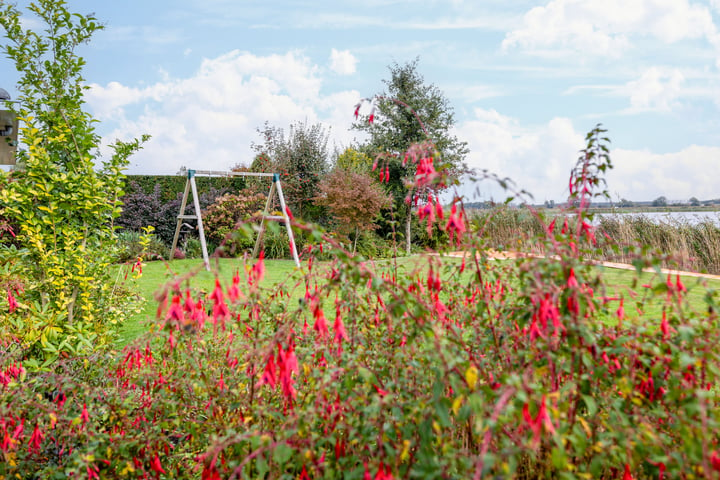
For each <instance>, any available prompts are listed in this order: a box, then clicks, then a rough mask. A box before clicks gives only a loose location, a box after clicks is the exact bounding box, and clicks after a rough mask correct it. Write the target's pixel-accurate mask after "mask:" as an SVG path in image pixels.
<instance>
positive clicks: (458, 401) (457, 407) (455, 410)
mask: <svg viewBox="0 0 720 480" xmlns="http://www.w3.org/2000/svg"><path fill="white" fill-rule="evenodd" d="M463 400H465V397H464V396H463V395H458V397H457V398H456V399H455V401H454V402H453V404H452V411H453V413H454V414H455V415H457V414H458V410H460V407H461V406H462V403H463Z"/></svg>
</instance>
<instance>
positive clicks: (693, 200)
mask: <svg viewBox="0 0 720 480" xmlns="http://www.w3.org/2000/svg"><path fill="white" fill-rule="evenodd" d="M688 203H690V206H691V207H699V206H700V200H698V199H697V197H690V200H688Z"/></svg>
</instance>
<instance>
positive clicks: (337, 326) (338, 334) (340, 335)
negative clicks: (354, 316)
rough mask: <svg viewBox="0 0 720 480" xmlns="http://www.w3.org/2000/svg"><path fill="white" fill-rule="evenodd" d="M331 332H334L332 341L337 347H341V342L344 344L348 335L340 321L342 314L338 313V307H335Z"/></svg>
mask: <svg viewBox="0 0 720 480" xmlns="http://www.w3.org/2000/svg"><path fill="white" fill-rule="evenodd" d="M333 330H335V339H334V340H335V342H337V344H338V345H341V344H342V341H343V340H345V341H346V342H347V341H348V334H347V331H346V330H345V325H344V324H343V321H342V314H341V313H340V306H339V305H336V306H335V323H334V324H333Z"/></svg>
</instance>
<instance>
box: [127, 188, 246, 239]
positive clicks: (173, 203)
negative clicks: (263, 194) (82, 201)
mask: <svg viewBox="0 0 720 480" xmlns="http://www.w3.org/2000/svg"><path fill="white" fill-rule="evenodd" d="M186 179H187V177H185V176H180V175H173V176H170V175H163V176H160V175H158V176H155V175H128V177H127V182H126V186H125V195H124V196H123V197H122V198H121V200H122V202H123V211H122V213H121V214H120V216H119V217H118V218H117V220H116V225H118V226H119V227H121V228H124V229H126V230H131V231H138V232H139V231H140V230H141V229H142V228H143V227H146V226H148V225H152V226H153V227H155V234H156V235H157V236H158V237H159V238H160V239H161V240H162V241H163V242H164V243H165V244H166V245H168V246H169V245H170V244H171V243H172V239H173V235H174V233H175V226H176V222H177V215H178V212H179V210H180V203H181V202H182V194H183V191H184V189H185V181H186ZM195 181H196V184H197V188H198V196H199V197H200V198H199V201H200V208H202V209H205V208H207V207H208V206H209V205H211V204H212V203H214V202H215V199H216V198H218V197H221V196H222V195H224V194H226V193H236V192H238V191H240V190H242V189H243V188H245V178H244V177H195ZM185 213H187V214H190V213H194V209H193V207H192V200H191V199H190V198H188V205H187V207H186V210H185ZM191 223H192V222H191Z"/></svg>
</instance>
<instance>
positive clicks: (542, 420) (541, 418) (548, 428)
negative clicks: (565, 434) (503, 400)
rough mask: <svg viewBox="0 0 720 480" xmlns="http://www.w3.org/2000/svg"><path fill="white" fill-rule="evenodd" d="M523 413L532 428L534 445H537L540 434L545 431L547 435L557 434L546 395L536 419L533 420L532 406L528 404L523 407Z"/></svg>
mask: <svg viewBox="0 0 720 480" xmlns="http://www.w3.org/2000/svg"><path fill="white" fill-rule="evenodd" d="M522 413H523V418H524V419H525V422H526V423H527V424H528V425H529V426H530V429H531V430H532V432H533V443H537V442H538V441H539V440H540V433H541V432H542V430H543V429H544V430H545V432H547V433H550V434H554V433H555V427H554V426H553V424H552V420H550V415H549V414H548V410H547V405H546V399H545V395H543V396H542V400H541V401H540V407H539V408H538V412H537V415H535V418H533V417H532V415H531V414H530V406H529V405H528V404H527V403H526V404H525V405H524V406H523V411H522Z"/></svg>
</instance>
